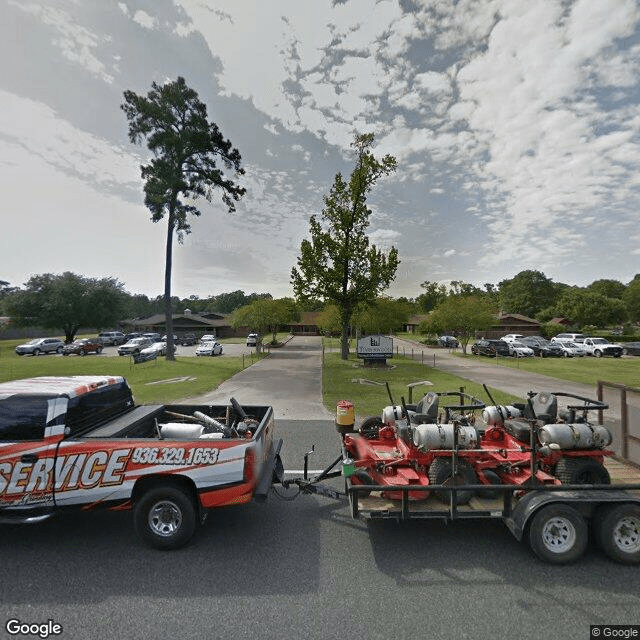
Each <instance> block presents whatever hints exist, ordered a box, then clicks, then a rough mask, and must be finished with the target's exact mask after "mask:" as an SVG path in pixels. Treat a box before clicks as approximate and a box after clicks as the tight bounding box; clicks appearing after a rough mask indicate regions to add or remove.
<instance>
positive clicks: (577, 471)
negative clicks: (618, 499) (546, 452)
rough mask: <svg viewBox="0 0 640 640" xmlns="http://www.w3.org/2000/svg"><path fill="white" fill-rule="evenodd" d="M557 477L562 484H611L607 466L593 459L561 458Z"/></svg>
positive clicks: (557, 466) (557, 467) (556, 473)
mask: <svg viewBox="0 0 640 640" xmlns="http://www.w3.org/2000/svg"><path fill="white" fill-rule="evenodd" d="M555 475H556V477H557V478H558V480H560V482H562V484H611V477H610V476H609V472H608V471H607V469H606V468H605V466H604V465H603V464H600V463H599V462H598V461H597V460H594V459H593V458H560V460H558V464H557V465H556V472H555Z"/></svg>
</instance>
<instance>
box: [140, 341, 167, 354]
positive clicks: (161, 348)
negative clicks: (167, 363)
mask: <svg viewBox="0 0 640 640" xmlns="http://www.w3.org/2000/svg"><path fill="white" fill-rule="evenodd" d="M153 354H155V355H156V356H166V355H167V343H166V342H163V341H160V342H154V343H153V344H150V345H149V346H148V347H145V348H144V349H142V350H141V351H140V355H142V356H151V355H153Z"/></svg>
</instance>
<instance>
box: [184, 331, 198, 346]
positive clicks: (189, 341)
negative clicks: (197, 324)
mask: <svg viewBox="0 0 640 640" xmlns="http://www.w3.org/2000/svg"><path fill="white" fill-rule="evenodd" d="M197 341H198V339H197V338H196V334H195V333H185V334H184V335H183V336H182V338H181V339H180V344H181V345H182V346H184V347H191V346H193V345H194V344H195V343H196V342H197Z"/></svg>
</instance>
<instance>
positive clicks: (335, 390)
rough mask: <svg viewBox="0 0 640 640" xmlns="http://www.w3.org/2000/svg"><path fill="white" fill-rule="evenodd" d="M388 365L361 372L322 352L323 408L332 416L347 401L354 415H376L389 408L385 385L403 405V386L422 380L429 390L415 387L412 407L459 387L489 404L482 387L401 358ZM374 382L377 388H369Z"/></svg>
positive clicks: (352, 361)
mask: <svg viewBox="0 0 640 640" xmlns="http://www.w3.org/2000/svg"><path fill="white" fill-rule="evenodd" d="M389 364H390V365H391V367H392V368H389V369H375V368H364V367H363V366H362V361H361V360H359V359H357V358H356V357H355V355H354V354H351V355H350V356H349V360H346V361H343V360H341V359H340V354H339V353H336V352H326V353H325V355H324V366H323V371H322V387H323V400H324V405H325V407H326V408H327V409H328V410H329V411H331V412H332V413H335V411H336V405H337V404H338V402H340V400H350V401H351V402H353V403H354V404H355V411H356V415H358V416H370V415H379V414H380V413H381V412H382V408H383V407H385V406H387V405H389V404H391V402H390V400H389V396H388V394H387V390H386V387H385V386H384V383H385V382H388V383H389V387H390V388H391V394H392V396H393V400H394V402H395V403H396V404H400V398H401V397H402V396H404V398H405V402H407V403H408V402H409V389H408V388H407V384H409V383H413V382H420V381H423V380H428V381H429V382H432V383H433V386H419V387H416V388H415V389H414V392H413V402H414V403H415V402H416V401H417V400H419V399H420V398H421V397H422V396H423V395H424V394H425V393H427V391H458V390H459V389H460V387H464V390H465V392H466V393H469V394H472V395H475V396H476V397H478V398H480V400H482V401H484V402H485V403H487V404H489V399H488V398H487V395H486V393H485V392H484V389H483V388H482V385H479V384H477V383H475V382H470V381H469V380H464V379H463V378H458V377H456V376H453V375H451V374H448V373H445V372H442V371H438V370H437V369H433V368H432V367H428V366H425V365H423V364H420V363H419V362H417V361H415V360H411V359H410V358H404V357H402V356H394V358H393V360H392V361H390V362H389ZM376 382H377V383H381V384H371V383H376ZM489 391H490V392H491V395H492V396H493V398H494V400H495V401H496V402H499V403H501V404H508V403H510V402H513V401H517V400H521V399H520V398H518V397H516V396H513V395H511V394H507V393H504V392H502V391H497V390H495V389H491V388H489Z"/></svg>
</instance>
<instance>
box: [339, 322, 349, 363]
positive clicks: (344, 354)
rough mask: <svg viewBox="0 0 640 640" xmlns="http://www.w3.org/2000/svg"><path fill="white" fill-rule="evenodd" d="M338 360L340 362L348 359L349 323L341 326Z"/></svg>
mask: <svg viewBox="0 0 640 640" xmlns="http://www.w3.org/2000/svg"><path fill="white" fill-rule="evenodd" d="M340 358H342V360H348V359H349V323H348V322H345V323H343V325H342V338H341V341H340Z"/></svg>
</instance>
